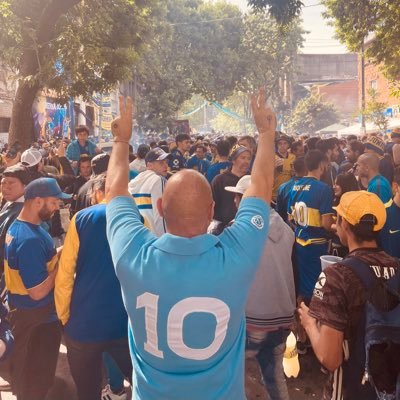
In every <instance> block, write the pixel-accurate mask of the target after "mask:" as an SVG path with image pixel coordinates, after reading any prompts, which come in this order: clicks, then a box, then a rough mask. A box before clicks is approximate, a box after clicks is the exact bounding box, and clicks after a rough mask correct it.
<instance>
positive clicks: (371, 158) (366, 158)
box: [358, 153, 380, 171]
mask: <svg viewBox="0 0 400 400" xmlns="http://www.w3.org/2000/svg"><path fill="white" fill-rule="evenodd" d="M358 163H359V164H360V163H362V164H364V165H366V166H368V167H369V168H370V169H372V170H374V171H379V163H380V160H379V157H378V156H377V155H376V154H374V153H364V154H361V156H360V157H359V158H358Z"/></svg>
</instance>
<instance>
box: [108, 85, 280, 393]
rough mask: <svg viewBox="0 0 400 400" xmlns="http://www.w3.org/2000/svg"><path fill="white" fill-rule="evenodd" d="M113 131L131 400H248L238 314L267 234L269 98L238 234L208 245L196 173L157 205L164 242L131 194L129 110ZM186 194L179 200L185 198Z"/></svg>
mask: <svg viewBox="0 0 400 400" xmlns="http://www.w3.org/2000/svg"><path fill="white" fill-rule="evenodd" d="M120 102H121V106H120V111H121V116H120V117H119V118H118V119H117V120H115V121H114V122H113V124H112V129H113V136H114V146H113V152H112V156H111V160H110V168H109V171H110V172H109V175H108V176H107V188H106V191H107V200H108V205H107V235H108V240H109V243H110V248H111V253H112V257H113V261H114V265H115V269H116V273H117V276H118V278H119V280H120V283H121V287H122V294H123V299H124V303H125V307H126V309H127V312H128V316H129V340H130V350H131V357H132V362H133V367H134V373H133V391H134V397H135V399H137V400H140V399H146V400H153V399H154V400H156V399H157V400H159V399H174V400H178V399H185V400H187V399H191V400H197V399H202V400H207V399H218V400H224V399H226V400H228V399H229V400H244V399H245V391H244V344H245V340H244V339H245V332H246V324H245V318H244V311H245V305H246V299H247V295H248V291H249V288H250V286H251V284H252V281H253V278H254V276H255V273H256V270H257V264H258V262H259V259H260V257H261V253H262V250H263V247H264V244H265V240H266V237H267V234H268V225H269V224H268V221H269V203H270V201H271V195H272V185H273V169H274V165H273V163H270V162H269V160H273V155H274V136H275V127H276V118H275V115H274V113H273V112H272V111H271V110H270V109H269V108H268V107H267V106H266V105H265V93H264V91H261V92H260V94H259V96H253V98H252V108H253V115H254V118H255V121H256V125H257V127H258V131H259V134H260V142H259V150H258V152H257V157H256V160H255V162H254V167H253V173H252V183H251V185H250V187H249V189H248V190H247V191H246V192H245V194H244V196H243V201H242V203H241V205H240V208H239V211H238V214H237V216H236V220H235V222H234V224H233V225H232V226H231V227H230V228H227V229H226V230H225V231H224V232H223V234H222V235H221V236H219V237H215V236H212V235H207V234H206V232H207V227H208V225H209V223H210V221H211V220H212V218H213V208H214V203H213V199H212V193H211V189H210V186H209V184H208V183H207V181H206V179H205V178H204V177H203V176H201V175H200V174H199V173H197V172H195V171H190V170H186V171H181V172H178V173H176V174H175V175H174V176H173V177H172V178H171V179H170V180H169V181H168V183H167V185H166V188H165V191H164V193H163V196H162V198H161V199H160V200H159V201H158V209H159V212H160V214H161V215H162V216H163V218H164V219H165V221H166V224H167V232H168V233H166V234H165V235H163V236H162V237H161V238H157V237H156V236H154V235H153V234H152V233H151V232H150V231H148V230H147V229H146V228H145V227H144V226H143V224H142V223H141V221H140V214H139V211H138V209H137V207H136V205H135V203H134V201H133V199H132V197H131V196H130V195H129V192H128V189H127V188H128V178H127V177H128V173H127V172H128V162H127V159H128V143H129V140H130V138H131V131H132V101H131V99H129V98H128V100H127V103H126V106H125V105H124V99H123V98H121V100H120ZM182 191H184V193H185V194H184V195H182Z"/></svg>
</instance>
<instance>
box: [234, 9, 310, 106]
mask: <svg viewBox="0 0 400 400" xmlns="http://www.w3.org/2000/svg"><path fill="white" fill-rule="evenodd" d="M303 33H304V31H303V30H302V28H301V26H300V21H299V20H298V19H296V20H294V21H293V22H291V23H290V24H288V25H287V26H285V27H281V26H279V25H278V24H277V23H276V22H275V21H274V20H272V19H271V18H270V17H269V16H268V15H267V14H265V13H257V14H251V15H248V16H246V18H245V23H244V35H243V39H242V43H241V46H240V49H239V53H240V54H241V55H242V64H243V66H242V69H243V76H242V79H241V82H240V84H239V85H238V89H239V90H241V91H242V92H245V93H252V92H254V91H255V90H257V89H258V88H259V87H261V86H264V87H265V88H266V91H267V94H268V96H269V97H270V101H272V102H273V103H274V105H275V106H276V107H278V106H279V105H280V102H281V101H282V97H283V93H282V82H283V81H284V80H285V79H286V80H289V81H290V80H292V79H293V75H294V72H295V71H294V64H295V63H294V61H295V59H296V56H297V53H298V50H299V48H300V47H301V46H302V43H303V36H302V35H303Z"/></svg>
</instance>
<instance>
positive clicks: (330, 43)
mask: <svg viewBox="0 0 400 400" xmlns="http://www.w3.org/2000/svg"><path fill="white" fill-rule="evenodd" d="M228 1H229V2H230V3H233V4H236V5H237V6H239V7H240V8H241V9H242V10H244V11H245V10H246V8H247V0H228ZM303 3H304V5H305V6H306V7H305V8H304V9H303V15H302V18H303V21H304V22H303V25H304V29H305V30H306V31H308V32H310V33H309V34H307V35H306V37H305V38H306V42H305V44H304V48H303V49H302V52H303V53H306V54H342V53H346V52H347V50H346V47H345V46H342V45H341V44H340V42H338V41H337V40H336V39H335V38H334V36H335V32H334V29H333V28H332V27H330V26H328V24H327V21H326V20H325V19H324V18H323V17H322V12H323V11H324V7H323V6H321V5H317V6H314V5H316V4H318V3H320V0H303Z"/></svg>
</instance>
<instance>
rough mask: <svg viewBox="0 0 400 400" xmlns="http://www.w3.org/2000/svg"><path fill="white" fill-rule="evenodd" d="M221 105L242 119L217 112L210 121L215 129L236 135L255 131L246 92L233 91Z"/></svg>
mask: <svg viewBox="0 0 400 400" xmlns="http://www.w3.org/2000/svg"><path fill="white" fill-rule="evenodd" d="M223 106H224V107H226V108H228V109H229V110H232V111H234V112H235V113H236V114H238V115H240V116H241V117H242V118H243V120H242V121H239V120H237V119H234V118H232V117H230V116H228V115H226V114H225V113H223V112H219V113H218V115H217V116H216V117H215V118H214V119H213V120H212V121H211V123H212V126H213V128H214V129H215V130H217V131H223V132H227V133H232V134H237V135H244V134H248V133H249V132H251V133H252V132H254V131H255V125H254V123H253V120H252V118H251V111H250V104H249V96H248V95H247V94H246V93H243V92H235V93H234V94H233V95H232V96H231V97H229V98H228V99H227V100H226V101H225V102H224V103H223Z"/></svg>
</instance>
